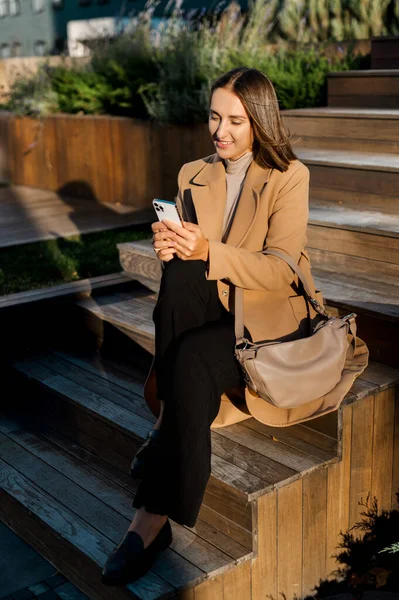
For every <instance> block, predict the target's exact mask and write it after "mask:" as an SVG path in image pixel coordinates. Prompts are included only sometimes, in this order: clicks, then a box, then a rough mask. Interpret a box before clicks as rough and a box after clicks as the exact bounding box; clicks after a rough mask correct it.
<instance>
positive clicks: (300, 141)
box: [292, 134, 399, 154]
mask: <svg viewBox="0 0 399 600" xmlns="http://www.w3.org/2000/svg"><path fill="white" fill-rule="evenodd" d="M292 147H293V149H294V152H295V154H300V152H301V148H304V149H305V148H306V149H307V150H309V149H313V150H325V149H326V148H328V149H329V150H346V151H349V152H359V151H360V152H375V153H379V152H383V153H384V154H397V153H398V152H399V142H395V141H394V142H391V141H381V142H378V141H375V140H373V139H367V140H363V139H362V138H344V139H340V138H333V137H313V136H307V135H305V134H303V135H299V134H296V135H295V136H294V137H293V144H292Z"/></svg>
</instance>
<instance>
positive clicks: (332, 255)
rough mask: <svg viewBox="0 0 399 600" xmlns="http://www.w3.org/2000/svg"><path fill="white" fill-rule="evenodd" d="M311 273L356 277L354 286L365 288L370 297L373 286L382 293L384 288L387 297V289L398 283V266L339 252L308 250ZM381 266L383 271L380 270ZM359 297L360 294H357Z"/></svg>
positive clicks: (317, 249) (318, 249)
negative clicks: (375, 285) (377, 285)
mask: <svg viewBox="0 0 399 600" xmlns="http://www.w3.org/2000/svg"><path fill="white" fill-rule="evenodd" d="M307 250H308V253H309V257H310V262H311V265H312V271H313V270H314V271H319V270H320V271H325V272H326V273H337V272H338V273H345V274H346V275H350V276H351V277H352V279H353V278H355V277H356V284H357V285H359V286H360V287H361V288H365V289H366V290H367V293H368V294H369V295H370V296H371V298H372V294H373V284H374V282H376V283H377V284H379V287H380V290H381V291H382V289H383V286H386V291H387V294H388V296H390V295H391V294H390V293H389V288H392V286H396V284H397V282H398V281H399V265H396V264H394V263H386V262H384V263H383V265H381V261H377V260H370V259H368V258H363V257H361V256H351V255H349V254H343V253H340V252H329V251H328V250H322V249H321V248H308V249H307ZM381 266H383V269H382V268H381ZM359 296H361V294H359Z"/></svg>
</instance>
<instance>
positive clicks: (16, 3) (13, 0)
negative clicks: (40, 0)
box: [9, 0, 21, 17]
mask: <svg viewBox="0 0 399 600" xmlns="http://www.w3.org/2000/svg"><path fill="white" fill-rule="evenodd" d="M9 3H10V16H11V17H16V16H17V15H20V14H21V3H20V0H9Z"/></svg>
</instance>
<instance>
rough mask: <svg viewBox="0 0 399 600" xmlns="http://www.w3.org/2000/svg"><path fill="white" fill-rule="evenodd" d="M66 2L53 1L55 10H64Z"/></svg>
mask: <svg viewBox="0 0 399 600" xmlns="http://www.w3.org/2000/svg"><path fill="white" fill-rule="evenodd" d="M63 7H64V0H53V8H63Z"/></svg>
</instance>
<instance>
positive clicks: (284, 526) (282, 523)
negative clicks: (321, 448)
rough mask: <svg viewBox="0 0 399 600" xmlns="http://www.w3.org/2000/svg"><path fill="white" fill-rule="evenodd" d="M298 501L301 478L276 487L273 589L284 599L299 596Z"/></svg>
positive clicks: (300, 525) (300, 526)
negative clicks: (275, 586)
mask: <svg viewBox="0 0 399 600" xmlns="http://www.w3.org/2000/svg"><path fill="white" fill-rule="evenodd" d="M302 503H303V494H302V479H298V480H297V481H294V482H292V483H290V484H289V485H286V486H284V487H282V488H279V489H278V491H277V540H278V541H277V544H278V545H277V590H278V593H279V594H280V593H284V594H285V595H286V597H287V600H293V598H294V596H296V597H299V598H301V597H302V561H303V558H302V557H303V546H302V532H303V516H302V515H303V512H302V511H303V504H302ZM287 557H289V559H288V560H287Z"/></svg>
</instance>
